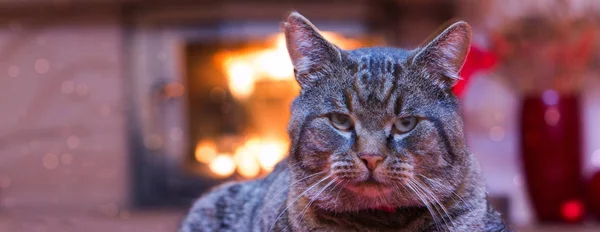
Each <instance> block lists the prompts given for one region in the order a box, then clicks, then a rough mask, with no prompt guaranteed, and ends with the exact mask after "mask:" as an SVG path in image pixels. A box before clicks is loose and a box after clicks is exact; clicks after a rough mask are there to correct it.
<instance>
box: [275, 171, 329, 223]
mask: <svg viewBox="0 0 600 232" xmlns="http://www.w3.org/2000/svg"><path fill="white" fill-rule="evenodd" d="M336 179H337V177H336V178H333V180H331V181H330V182H329V183H327V184H326V185H325V187H323V188H322V189H321V190H320V191H319V192H318V193H317V195H315V197H314V198H311V199H310V201H309V202H308V204H306V206H304V208H303V209H302V211H300V213H299V214H298V215H296V217H294V219H292V221H296V219H298V217H299V216H300V215H302V216H301V217H300V220H302V218H304V214H305V213H306V210H307V209H308V207H310V205H312V203H313V202H314V201H315V200H317V198H319V195H321V193H323V191H325V189H327V187H329V186H330V185H331V184H333V183H334V182H335V181H336ZM290 225H291V221H290V224H288V225H287V226H290ZM286 228H287V227H285V228H283V230H285V229H286Z"/></svg>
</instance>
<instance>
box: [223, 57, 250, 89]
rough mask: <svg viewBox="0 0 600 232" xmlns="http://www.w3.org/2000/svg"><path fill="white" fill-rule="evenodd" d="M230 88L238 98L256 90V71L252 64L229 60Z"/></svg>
mask: <svg viewBox="0 0 600 232" xmlns="http://www.w3.org/2000/svg"><path fill="white" fill-rule="evenodd" d="M227 65H228V67H227V76H228V77H229V80H228V83H229V89H230V90H231V94H233V96H234V97H236V98H246V97H248V96H249V95H250V94H251V93H252V91H254V81H255V73H254V69H252V67H251V66H250V64H248V63H246V62H244V61H242V60H235V59H232V60H230V61H228V62H227Z"/></svg>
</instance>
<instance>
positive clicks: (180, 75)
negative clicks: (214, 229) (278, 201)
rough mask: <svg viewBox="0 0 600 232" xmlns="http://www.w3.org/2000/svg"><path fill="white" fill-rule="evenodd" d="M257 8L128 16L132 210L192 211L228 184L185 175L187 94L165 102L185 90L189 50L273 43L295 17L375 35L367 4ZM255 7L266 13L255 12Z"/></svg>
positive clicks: (173, 9) (135, 11) (132, 11)
mask: <svg viewBox="0 0 600 232" xmlns="http://www.w3.org/2000/svg"><path fill="white" fill-rule="evenodd" d="M249 4H250V3H245V2H235V1H234V2H224V3H223V2H222V3H179V4H150V5H148V4H145V5H139V4H131V5H128V6H126V7H124V8H123V12H122V15H123V20H124V22H125V28H124V30H123V34H124V41H125V42H124V44H123V46H124V56H125V60H124V62H125V67H126V73H125V76H126V77H127V79H126V88H125V89H127V92H126V93H125V94H126V99H127V133H128V144H129V153H130V157H129V168H130V170H131V171H130V181H131V184H130V187H131V189H130V195H129V202H130V204H131V206H132V207H134V208H145V207H160V206H183V207H187V206H189V204H190V202H191V201H192V200H194V199H195V198H196V197H198V195H199V194H200V192H203V191H205V190H206V189H209V188H211V187H212V186H214V185H215V184H218V183H221V181H210V180H207V179H203V180H201V179H199V178H198V177H197V176H194V175H193V174H191V173H190V172H187V171H186V170H185V167H184V165H183V163H184V162H185V160H184V159H186V158H187V157H186V152H187V151H188V150H187V149H189V142H190V141H187V139H188V136H185V135H187V134H188V132H187V131H186V120H187V118H186V117H185V114H186V112H187V108H186V104H185V102H184V101H185V100H184V99H186V96H185V92H184V93H183V94H184V95H183V96H175V97H173V96H165V92H164V88H165V86H168V85H169V84H170V83H185V80H184V78H185V75H186V74H185V68H182V67H183V66H184V65H185V59H184V54H183V53H184V49H183V48H184V47H185V44H186V43H189V42H191V41H202V40H207V39H214V38H226V37H231V36H242V35H243V36H246V37H248V38H252V37H261V36H266V35H270V34H273V33H276V32H278V31H279V28H278V22H280V21H281V20H282V19H283V17H284V16H285V14H287V13H288V12H289V11H290V9H295V10H297V11H299V12H306V14H305V16H307V17H309V18H311V20H312V21H313V22H315V23H316V24H317V25H319V27H320V28H321V29H323V30H334V31H336V32H339V33H342V34H344V35H350V36H353V35H356V36H358V35H359V34H362V33H369V32H370V31H367V28H368V24H369V22H370V21H369V14H368V13H369V9H370V7H369V6H368V5H367V3H365V2H364V1H343V2H342V1H323V2H316V1H315V2H312V1H309V2H308V3H289V2H286V3H280V2H277V1H261V2H257V3H252V4H251V5H249ZM257 5H258V6H257ZM248 7H254V8H258V7H260V9H261V11H260V12H252V11H248V10H247V9H249V8H248ZM249 22H250V23H249ZM181 135H183V136H181ZM173 138H178V140H177V141H173V140H174V139H173Z"/></svg>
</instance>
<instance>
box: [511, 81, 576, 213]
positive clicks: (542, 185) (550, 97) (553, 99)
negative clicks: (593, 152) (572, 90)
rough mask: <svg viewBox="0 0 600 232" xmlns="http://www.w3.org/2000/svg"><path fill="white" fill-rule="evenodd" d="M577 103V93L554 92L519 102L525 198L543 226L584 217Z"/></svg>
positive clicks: (547, 92)
mask: <svg viewBox="0 0 600 232" xmlns="http://www.w3.org/2000/svg"><path fill="white" fill-rule="evenodd" d="M579 103H580V101H579V96H577V95H560V94H558V93H557V92H554V91H552V90H549V91H546V92H544V94H542V95H539V96H526V97H525V98H524V99H523V105H522V108H521V138H520V141H521V157H522V161H523V168H524V173H525V181H526V185H527V190H528V193H529V198H530V201H531V202H532V206H533V208H534V211H535V214H536V217H537V219H538V221H539V222H542V223H556V222H571V223H572V222H580V221H581V220H582V219H583V217H584V213H585V209H584V204H583V202H584V201H583V200H584V190H585V189H584V188H583V180H582V176H581V116H580V104H579Z"/></svg>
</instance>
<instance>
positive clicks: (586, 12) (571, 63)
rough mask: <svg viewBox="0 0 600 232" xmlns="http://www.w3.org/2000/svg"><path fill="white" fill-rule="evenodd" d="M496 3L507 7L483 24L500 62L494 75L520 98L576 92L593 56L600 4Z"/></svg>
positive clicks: (571, 2)
mask: <svg viewBox="0 0 600 232" xmlns="http://www.w3.org/2000/svg"><path fill="white" fill-rule="evenodd" d="M498 2H502V3H505V4H506V6H504V7H500V6H498V8H497V11H498V13H496V15H495V16H492V17H491V19H490V23H489V24H490V25H488V26H490V28H491V30H490V31H489V33H490V38H491V42H492V49H493V51H494V52H495V53H496V54H497V56H498V59H499V61H500V62H499V66H498V74H499V75H498V76H499V77H500V78H501V79H502V80H503V81H505V82H506V83H508V84H509V85H510V86H511V87H512V88H514V89H515V90H518V91H520V92H522V93H525V94H536V93H539V92H542V91H544V90H547V89H554V90H556V91H559V92H561V93H573V92H578V91H579V90H580V89H581V88H582V86H583V83H584V80H585V78H586V76H588V75H587V74H588V73H590V70H591V69H592V64H594V63H595V62H593V60H594V59H593V58H594V55H595V54H597V53H598V46H597V43H596V41H595V37H596V34H598V33H597V30H598V23H597V21H598V20H597V17H598V16H597V13H596V12H599V11H598V10H595V9H599V8H600V4H598V3H595V2H593V1H556V0H554V1H536V2H533V3H531V2H529V3H520V4H521V5H520V8H519V5H515V4H514V1H498ZM519 2H522V1H519ZM507 11H513V12H510V14H508V13H506V12H507ZM502 17H504V19H503V20H501V19H502Z"/></svg>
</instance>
